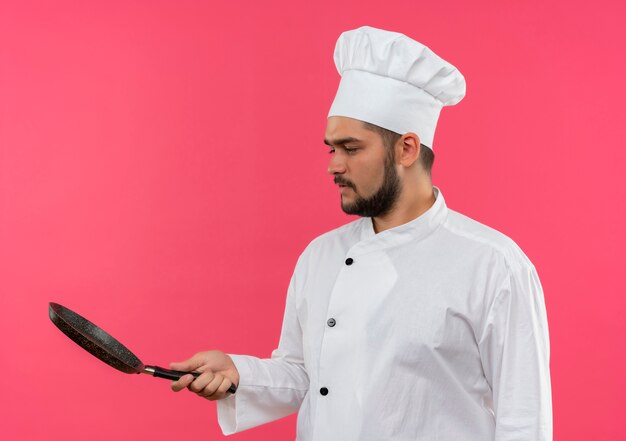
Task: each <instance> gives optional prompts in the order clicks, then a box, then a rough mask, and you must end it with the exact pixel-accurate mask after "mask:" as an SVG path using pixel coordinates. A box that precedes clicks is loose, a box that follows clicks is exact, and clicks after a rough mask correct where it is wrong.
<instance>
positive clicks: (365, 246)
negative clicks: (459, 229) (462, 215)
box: [350, 186, 448, 256]
mask: <svg viewBox="0 0 626 441" xmlns="http://www.w3.org/2000/svg"><path fill="white" fill-rule="evenodd" d="M433 193H434V195H435V203H434V204H433V205H432V206H431V207H430V208H429V209H428V210H426V211H425V212H424V213H422V214H421V215H420V216H418V217H417V218H415V219H413V220H412V221H409V222H407V223H405V224H402V225H398V226H397V227H393V228H390V229H388V230H385V231H382V232H380V233H378V234H376V232H375V231H374V224H373V223H372V218H370V217H365V218H361V219H360V221H359V222H360V225H359V227H360V230H361V232H360V233H361V240H360V241H359V242H357V243H356V244H355V245H354V246H353V247H352V248H351V249H350V254H352V255H355V256H356V255H358V254H365V253H368V252H371V251H376V250H380V249H385V248H389V247H393V246H397V245H401V244H403V243H406V242H409V241H420V240H422V239H424V238H425V237H426V236H428V235H429V234H430V233H432V232H433V231H435V230H436V229H437V228H438V227H439V225H441V224H442V223H443V222H444V220H445V219H446V217H447V215H448V207H447V206H446V201H445V200H444V198H443V194H442V193H441V190H440V189H439V188H438V187H435V186H433Z"/></svg>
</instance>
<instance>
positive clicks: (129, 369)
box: [48, 302, 237, 394]
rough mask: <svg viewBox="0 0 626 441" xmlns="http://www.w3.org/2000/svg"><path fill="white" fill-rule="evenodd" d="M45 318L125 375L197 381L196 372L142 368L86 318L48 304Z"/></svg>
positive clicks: (132, 357) (130, 354) (137, 361)
mask: <svg viewBox="0 0 626 441" xmlns="http://www.w3.org/2000/svg"><path fill="white" fill-rule="evenodd" d="M48 314H49V315H50V320H52V323H54V324H55V325H56V327H57V328H59V329H60V330H61V331H62V332H63V333H64V334H65V335H67V336H68V337H69V338H71V339H72V340H74V342H76V343H77V344H78V345H79V346H80V347H82V348H83V349H85V350H86V351H87V352H89V353H90V354H91V355H94V356H96V357H98V358H99V359H100V360H102V361H104V362H105V363H106V364H108V365H109V366H112V367H114V368H115V369H117V370H120V371H122V372H124V373H127V374H148V375H152V376H153V377H158V378H166V379H168V380H174V381H175V380H178V379H179V378H180V377H182V376H183V375H185V374H192V375H193V376H194V377H196V378H197V377H198V376H199V375H200V373H199V372H180V371H172V370H170V369H164V368H162V367H158V366H145V365H144V364H143V363H142V362H141V360H139V359H138V358H137V357H136V356H135V354H133V353H132V352H130V351H129V350H128V349H127V348H126V346H124V345H123V344H121V343H120V342H119V341H117V340H116V339H114V338H113V337H111V336H110V335H109V334H107V333H106V332H104V331H103V330H102V329H100V328H99V327H97V326H96V325H94V324H93V323H91V322H90V321H89V320H87V319H86V318H83V317H81V316H80V315H78V314H76V313H75V312H73V311H71V310H69V309H67V308H66V307H64V306H62V305H59V304H58V303H52V302H51V303H50V304H49V306H48ZM236 390H237V387H236V386H235V385H234V384H233V385H232V386H231V387H230V389H228V392H230V393H233V394H234V393H235V391H236Z"/></svg>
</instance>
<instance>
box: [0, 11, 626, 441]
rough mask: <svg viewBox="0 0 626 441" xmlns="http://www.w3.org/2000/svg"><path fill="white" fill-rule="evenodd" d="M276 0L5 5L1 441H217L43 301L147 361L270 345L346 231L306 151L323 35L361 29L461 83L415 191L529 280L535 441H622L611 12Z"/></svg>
mask: <svg viewBox="0 0 626 441" xmlns="http://www.w3.org/2000/svg"><path fill="white" fill-rule="evenodd" d="M53 3H54V6H52V4H53ZM296 3H297V2H293V1H280V2H269V3H268V2H241V1H232V2H220V3H209V2H206V1H200V0H198V1H176V2H174V1H171V2H163V1H162V2H155V1H134V2H129V1H106V2H96V1H88V2H85V1H55V2H49V1H47V2H46V1H41V2H34V1H30V0H29V1H8V0H2V2H1V3H0V4H1V6H0V306H1V308H2V317H1V318H0V336H1V342H2V343H1V352H0V357H1V359H0V362H1V366H2V368H3V373H2V375H1V376H0V400H1V402H0V403H1V408H0V438H2V439H3V440H25V439H46V440H80V439H90V440H108V439H119V440H135V439H151V440H153V441H157V440H170V439H186V438H191V437H193V438H194V439H222V435H221V432H220V430H219V427H218V426H217V420H216V413H215V404H214V403H210V402H208V401H203V400H200V399H199V398H197V397H195V396H194V395H192V394H188V393H180V394H174V393H172V392H170V390H169V382H167V381H164V380H158V379H152V378H150V377H147V376H144V375H142V376H136V375H124V374H122V373H119V372H117V371H115V370H113V369H111V368H109V367H108V366H106V365H104V364H103V363H101V362H99V361H98V360H96V359H93V358H92V357H91V356H90V355H89V354H87V353H86V352H83V351H82V350H81V349H80V348H78V347H77V346H75V345H74V344H73V343H71V342H70V341H69V340H67V339H66V338H65V337H64V336H63V335H62V334H61V333H60V332H59V331H58V330H57V329H56V328H55V327H54V326H53V325H52V324H51V323H50V321H49V320H48V317H47V302H49V301H56V302H59V303H62V304H65V305H67V306H69V307H71V308H73V309H75V310H76V311H78V312H80V313H82V314H84V315H85V316H87V317H88V318H90V319H92V320H93V321H94V322H95V323H97V324H99V325H101V326H102V327H103V328H105V329H106V330H107V331H109V332H110V333H111V334H113V335H114V336H116V337H117V338H118V339H120V340H121V341H122V342H123V343H125V344H126V345H127V346H128V347H129V348H130V349H131V350H133V351H135V352H136V353H137V354H138V355H139V356H140V357H141V358H142V360H143V361H144V362H146V363H151V364H161V365H167V363H168V362H169V361H173V360H180V359H184V358H186V357H187V356H189V355H191V354H193V353H195V352H196V351H199V350H204V349H210V348H220V349H223V350H226V351H229V352H234V353H248V354H254V355H258V356H269V354H270V351H271V350H272V349H273V348H274V347H275V345H276V343H277V339H278V333H279V329H280V321H281V317H282V313H283V304H284V296H285V293H286V288H287V284H288V281H289V277H290V275H291V271H292V269H293V267H294V264H295V261H296V258H297V256H298V255H299V253H300V252H301V251H302V249H303V248H304V247H305V246H306V245H307V244H308V242H309V241H310V240H311V239H313V238H314V237H315V236H317V235H318V234H321V233H322V232H324V231H327V230H329V229H331V228H333V227H336V226H338V225H341V224H343V223H346V222H348V221H349V220H350V219H349V218H348V217H346V216H345V215H344V214H343V213H342V212H341V211H340V209H339V196H338V192H337V189H336V188H335V187H334V186H333V184H332V182H331V179H330V178H329V176H328V175H327V174H326V171H325V170H326V166H327V160H328V156H327V155H326V151H327V149H326V147H325V146H324V145H323V144H322V139H323V135H324V128H325V123H326V113H327V111H328V108H329V106H330V103H331V100H332V98H333V97H334V92H335V90H336V86H337V84H338V81H339V77H338V74H337V72H336V71H335V67H334V64H333V61H332V52H333V48H334V43H335V41H336V39H337V37H338V36H339V34H340V32H342V31H344V30H347V29H353V28H356V27H359V26H361V25H364V24H368V25H371V26H376V27H381V28H384V29H390V30H396V31H400V32H403V33H406V34H408V35H410V36H412V37H413V38H415V39H417V40H419V41H421V42H423V43H425V44H427V45H429V46H431V47H432V48H433V49H434V50H435V51H436V52H437V53H438V54H440V55H441V56H442V57H444V58H446V59H448V60H449V61H451V62H452V63H453V64H455V65H456V66H457V67H458V68H459V69H460V70H461V71H462V72H463V73H464V75H465V77H466V78H467V82H468V92H467V97H466V98H465V100H464V101H462V102H461V103H460V104H459V105H458V106H456V107H453V108H449V109H446V110H445V111H444V113H443V115H442V118H441V120H440V124H439V126H438V132H437V138H436V145H435V152H436V155H437V160H436V162H435V169H434V183H435V185H437V186H439V187H440V188H441V189H442V191H443V193H444V195H445V197H446V201H447V202H448V205H449V206H450V207H451V208H453V209H455V210H457V211H460V212H462V213H464V214H466V215H468V216H470V217H473V218H474V219H476V220H478V221H481V222H483V223H486V224H488V225H490V226H492V227H494V228H496V229H498V230H500V231H502V232H504V233H505V234H507V235H509V236H510V237H512V238H513V239H514V240H515V241H516V242H517V243H518V244H519V245H520V246H521V247H522V249H523V250H524V251H525V252H526V254H527V255H528V256H529V257H530V258H531V260H532V261H533V262H534V263H535V265H536V267H537V269H538V271H539V275H540V278H541V280H542V283H543V287H544V290H545V295H546V305H547V309H548V317H549V323H550V335H551V344H552V357H551V368H552V383H553V400H554V433H555V440H563V441H577V440H581V441H582V440H584V441H589V440H593V441H596V440H600V441H604V440H623V439H626V427H625V422H624V413H625V408H626V406H625V404H626V400H625V393H626V387H625V386H626V385H625V381H624V363H625V362H626V355H625V353H626V350H625V349H626V347H625V344H624V341H625V340H626V338H625V334H626V333H625V332H624V331H625V328H626V326H625V321H626V320H624V307H625V300H624V296H625V294H626V293H625V292H624V283H623V275H624V271H625V270H624V263H625V261H626V259H625V256H624V248H625V246H626V240H625V239H626V235H625V233H624V225H625V222H626V209H625V205H626V185H625V181H626V179H625V177H624V176H625V173H624V172H625V171H626V170H625V168H626V167H625V164H626V148H625V147H626V142H625V140H626V115H625V112H624V102H625V100H626V88H625V87H624V78H626V31H624V27H623V22H624V19H625V18H626V10H625V7H624V6H623V5H624V3H623V2H622V1H607V0H602V1H593V2H581V1H578V2H571V1H569V2H565V1H562V2H546V1H538V0H530V1H523V2H522V1H517V2H502V1H481V2H467V1H456V2H451V1H441V2H428V3H426V2H416V1H404V2H401V1H391V0H390V1H384V2H380V1H376V2H374V1H372V2H365V1H359V2H336V1H324V2H311V3H309V4H304V3H302V4H296ZM294 438H295V418H294V417H290V418H287V419H284V420H281V421H279V422H276V423H272V424H269V425H266V426H263V427H261V428H258V429H254V430H253V431H249V432H245V433H243V434H240V435H235V436H234V437H232V439H234V440H241V441H243V440H270V439H271V440H293V439H294Z"/></svg>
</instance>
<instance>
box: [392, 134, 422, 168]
mask: <svg viewBox="0 0 626 441" xmlns="http://www.w3.org/2000/svg"><path fill="white" fill-rule="evenodd" d="M420 148H421V147H420V138H419V136H417V135H416V134H415V133H413V132H408V133H405V134H404V135H402V138H400V139H399V140H398V143H397V144H396V153H397V154H398V156H396V157H397V158H398V159H399V161H398V162H399V163H400V165H402V166H404V167H407V168H408V167H410V166H412V165H413V164H414V163H415V161H417V159H418V158H419V155H420Z"/></svg>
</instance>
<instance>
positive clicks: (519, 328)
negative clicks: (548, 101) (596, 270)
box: [217, 27, 552, 441]
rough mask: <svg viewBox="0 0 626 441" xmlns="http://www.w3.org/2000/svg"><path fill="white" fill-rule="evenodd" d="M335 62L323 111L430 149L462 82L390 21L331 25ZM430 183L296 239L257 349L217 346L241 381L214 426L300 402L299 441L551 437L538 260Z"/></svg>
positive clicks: (226, 427)
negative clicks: (381, 221) (408, 212)
mask: <svg viewBox="0 0 626 441" xmlns="http://www.w3.org/2000/svg"><path fill="white" fill-rule="evenodd" d="M335 62H336V64H337V67H338V70H339V72H340V74H342V81H341V83H340V87H339V91H338V93H337V96H336V98H335V101H334V102H333V106H332V107H331V111H330V113H329V116H335V115H339V116H348V117H352V118H356V119H361V120H363V121H367V122H371V123H373V124H377V125H379V126H381V127H385V128H388V129H390V130H394V131H396V132H397V133H406V132H408V131H411V132H414V133H417V134H418V135H419V136H420V139H421V140H422V143H423V144H426V145H427V146H429V147H432V141H433V136H434V128H435V124H436V121H437V118H438V116H439V111H440V110H441V108H442V107H443V106H444V105H450V104H454V103H456V102H458V101H460V99H461V98H462V97H463V95H464V93H465V81H464V79H463V77H462V75H461V74H460V73H459V72H458V70H456V68H454V66H452V65H450V64H449V63H447V62H446V61H444V60H442V59H441V58H439V57H438V56H437V55H435V54H434V53H433V52H432V51H430V50H429V49H428V48H426V47H425V46H423V45H421V44H420V43H417V42H416V41H413V40H411V39H409V38H408V37H406V36H404V35H402V34H398V33H393V32H387V31H382V30H379V29H374V28H370V27H363V28H359V29H357V30H354V31H349V32H345V33H344V34H342V35H341V37H340V38H339V40H338V42H337V46H336V49H335ZM412 89H415V90H412ZM398 106H400V107H401V109H402V111H401V112H400V113H399V110H398ZM415 106H417V107H418V109H417V110H415V109H414V107H415ZM411 109H413V110H411ZM407 114H409V115H408V116H407ZM433 191H434V196H435V198H436V199H435V203H434V204H433V205H432V206H431V207H430V209H428V210H427V211H426V212H424V213H423V214H422V215H420V216H419V217H418V218H416V219H414V220H412V221H410V222H408V223H406V224H403V225H400V226H397V227H395V228H391V229H388V230H385V231H383V232H380V233H378V234H377V233H376V232H375V231H374V228H373V224H372V219H371V218H360V219H358V220H356V221H354V222H351V223H349V224H347V225H344V226H342V227H340V228H337V229H335V230H333V231H330V232H328V233H326V234H324V235H322V236H320V237H318V238H316V239H315V240H313V241H312V242H311V243H310V244H309V246H308V247H307V248H306V249H305V250H304V252H303V253H302V255H301V256H300V258H299V259H298V262H297V264H296V268H295V271H294V274H293V277H292V279H291V282H290V285H289V289H288V293H287V301H286V308H285V315H284V321H283V327H282V332H281V337H280V343H279V345H278V348H277V349H276V350H275V351H274V352H273V353H272V356H271V358H270V359H260V358H256V357H251V356H244V355H231V357H232V358H233V361H234V363H235V365H236V366H237V369H238V371H239V374H240V382H239V388H238V390H237V393H236V394H234V395H231V396H229V397H227V398H226V399H223V400H220V401H218V404H217V406H218V420H219V423H220V425H221V427H222V430H223V432H224V433H225V434H230V433H235V432H240V431H242V430H246V429H248V428H251V427H254V426H257V425H260V424H264V423H267V422H269V421H273V420H275V419H277V418H281V417H283V416H286V415H289V414H291V413H293V412H296V411H299V414H298V423H297V440H298V441H333V440H336V441H388V440H407V441H408V440H420V441H491V440H495V441H513V440H516V441H548V440H551V439H552V415H551V393H550V375H549V339H548V326H547V319H546V311H545V306H544V298H543V291H542V288H541V284H540V282H539V278H538V276H537V271H536V270H535V267H534V266H533V264H532V263H531V262H530V260H529V259H528V258H527V257H526V255H525V254H524V253H523V252H522V250H521V249H520V248H519V247H518V246H517V245H516V244H515V242H513V240H511V239H510V238H508V237H507V236H505V235H503V234H502V233H499V232H498V231H496V230H493V229H491V228H489V227H487V226H485V225H482V224H480V223H478V222H476V221H474V220H472V219H470V218H468V217H466V216H464V215H462V214H459V213H457V212H455V211H453V210H451V209H449V208H448V207H447V205H446V202H445V200H444V197H443V193H442V192H441V190H440V189H439V188H438V187H433Z"/></svg>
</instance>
